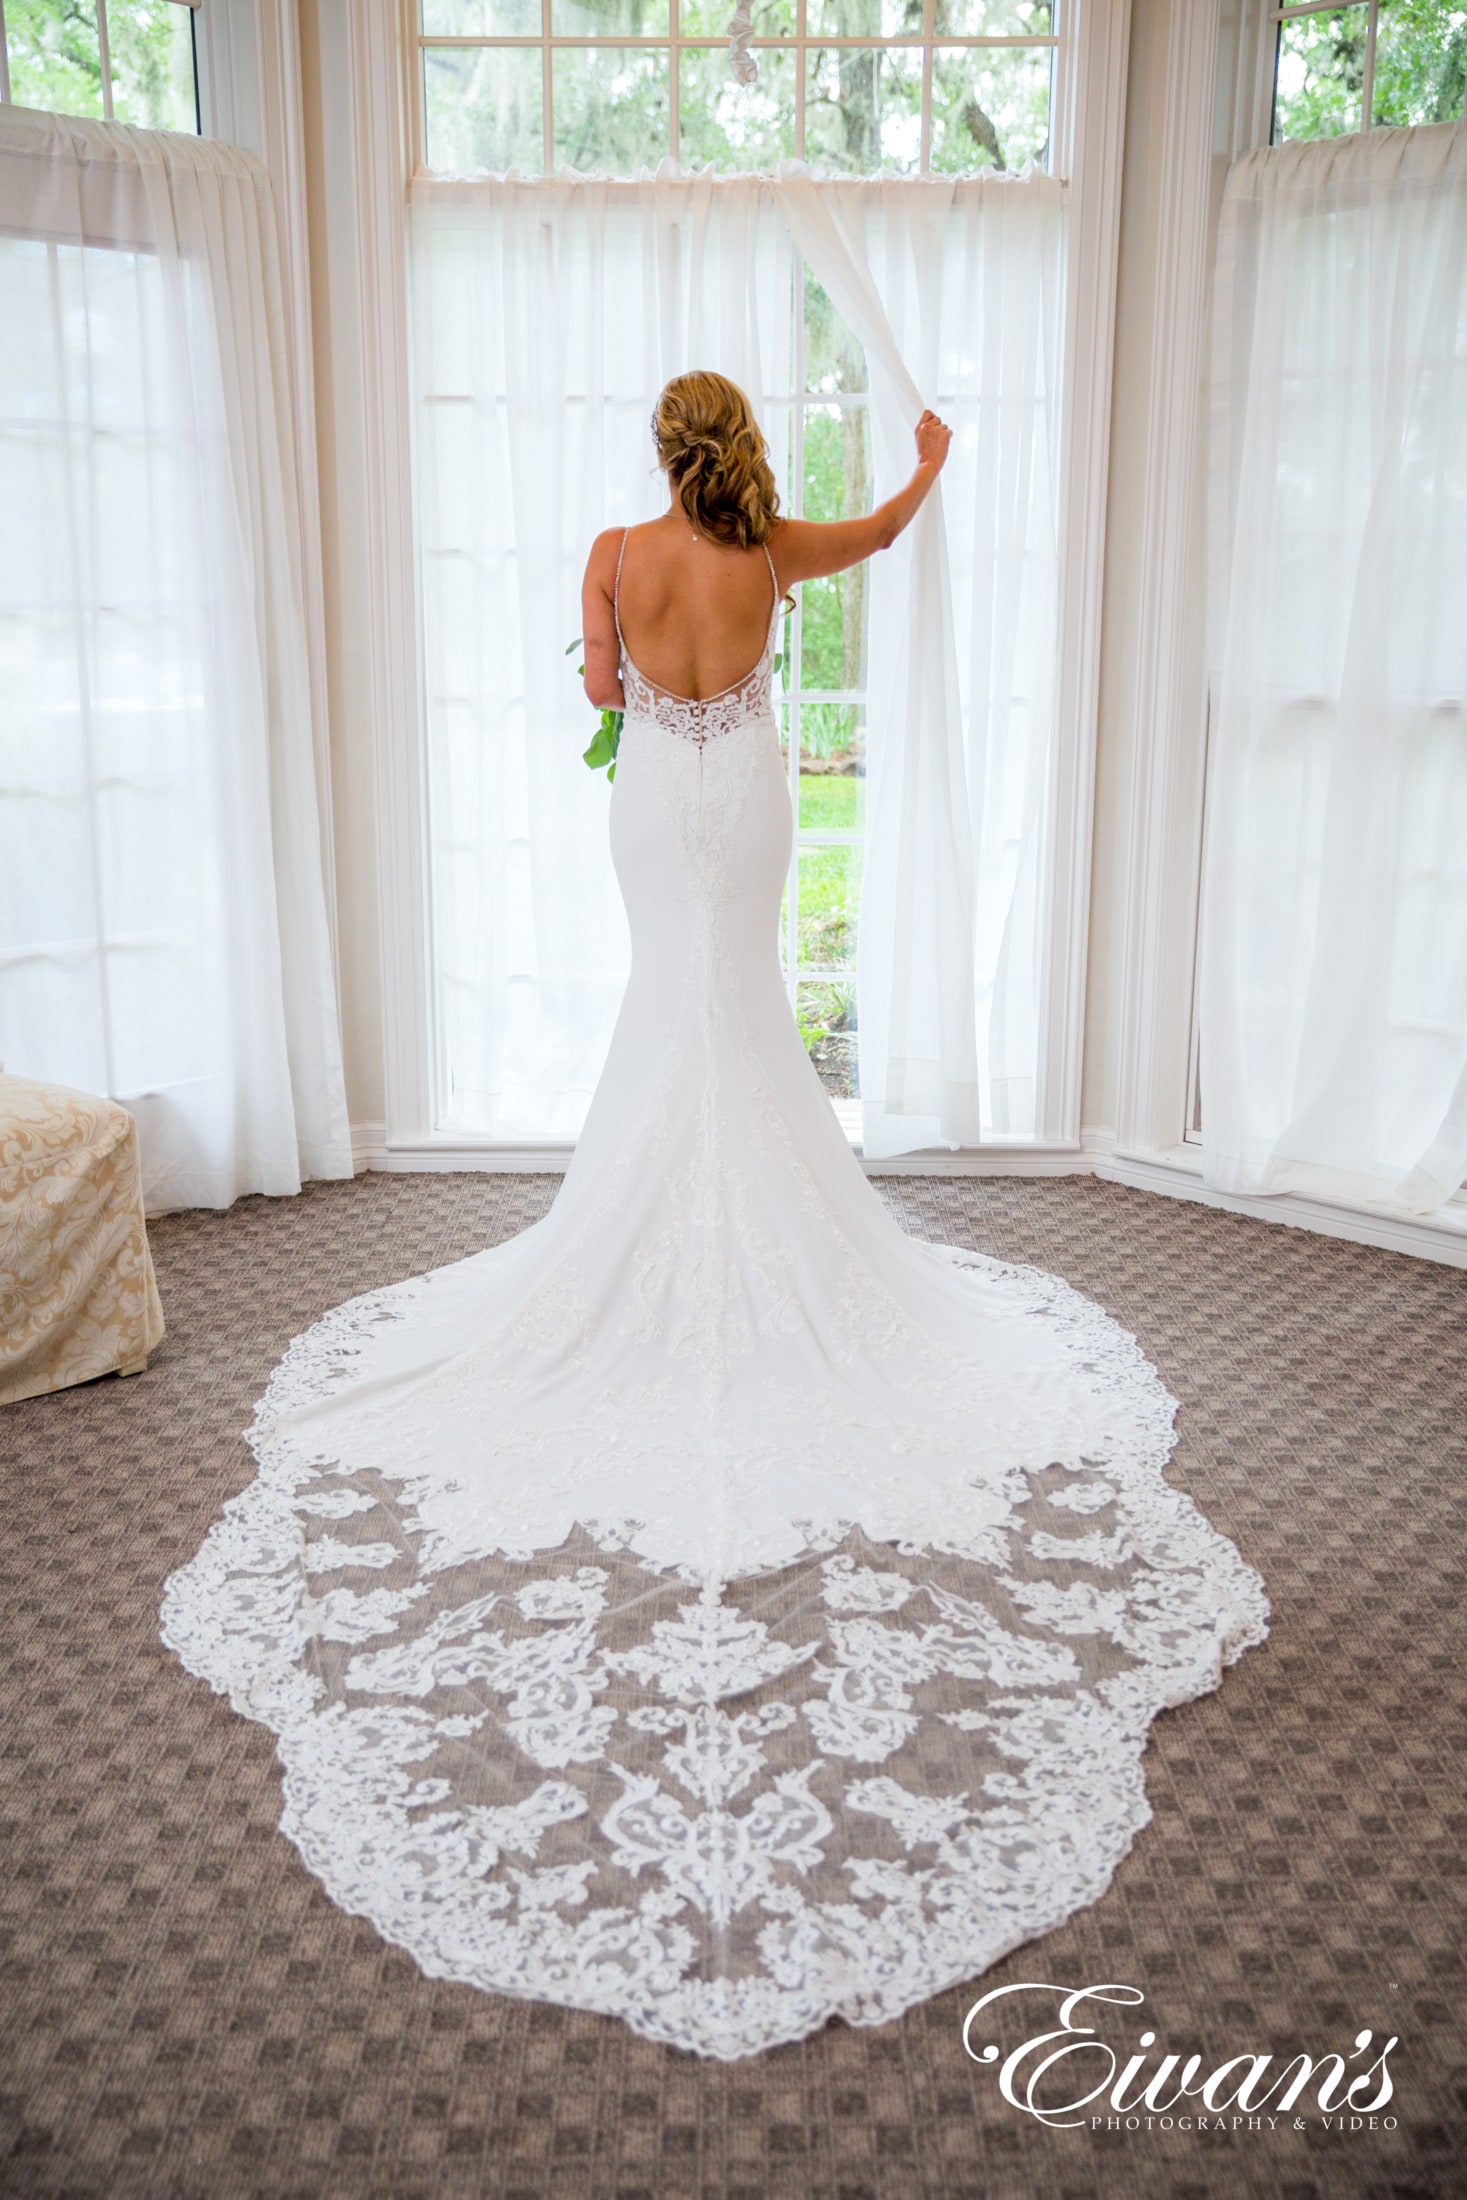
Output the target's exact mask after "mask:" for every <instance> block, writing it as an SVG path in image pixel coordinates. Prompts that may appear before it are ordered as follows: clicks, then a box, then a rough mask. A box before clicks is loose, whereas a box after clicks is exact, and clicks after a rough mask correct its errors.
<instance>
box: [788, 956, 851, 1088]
mask: <svg viewBox="0 0 1467 2200" xmlns="http://www.w3.org/2000/svg"><path fill="white" fill-rule="evenodd" d="M795 1015H796V1016H797V1018H798V1019H799V1025H800V1037H801V1038H802V1039H803V1040H804V1042H805V1046H806V1048H807V1050H808V1052H809V1056H810V1059H811V1061H812V1062H813V1063H814V1064H815V1067H816V1069H817V1071H818V1072H819V1075H820V1082H821V1084H822V1085H823V1086H824V1087H825V1089H826V1091H827V1092H828V1093H829V1094H830V1096H831V1098H832V1099H833V1100H854V1099H855V1098H856V1096H857V1094H858V1093H859V1092H860V1089H861V1086H860V1079H859V1075H858V1064H857V1039H856V973H855V971H854V969H853V970H852V971H851V974H850V976H849V978H845V979H841V980H838V981H836V982H835V983H827V984H825V985H821V984H820V983H818V982H813V981H809V980H807V981H806V982H804V983H803V984H801V985H799V986H797V987H796V989H795Z"/></svg>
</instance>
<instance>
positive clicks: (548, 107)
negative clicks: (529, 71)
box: [540, 0, 555, 176]
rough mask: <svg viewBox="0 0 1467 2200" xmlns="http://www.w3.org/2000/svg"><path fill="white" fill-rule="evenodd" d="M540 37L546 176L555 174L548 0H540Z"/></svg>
mask: <svg viewBox="0 0 1467 2200" xmlns="http://www.w3.org/2000/svg"><path fill="white" fill-rule="evenodd" d="M540 36H541V38H542V40H543V42H544V44H543V49H542V51H541V55H540V101H541V116H540V127H541V131H542V133H543V137H544V144H543V146H542V149H541V153H540V161H541V165H542V167H543V168H544V171H545V174H546V175H547V176H553V175H554V173H555V117H554V114H553V113H552V103H551V77H550V0H540Z"/></svg>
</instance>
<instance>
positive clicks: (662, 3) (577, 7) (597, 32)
mask: <svg viewBox="0 0 1467 2200" xmlns="http://www.w3.org/2000/svg"><path fill="white" fill-rule="evenodd" d="M550 28H551V30H552V31H554V33H555V35H556V37H557V38H666V36H667V34H668V16H667V0H551V8H550Z"/></svg>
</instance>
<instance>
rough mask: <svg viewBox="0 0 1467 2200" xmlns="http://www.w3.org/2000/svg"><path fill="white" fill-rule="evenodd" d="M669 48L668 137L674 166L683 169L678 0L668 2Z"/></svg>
mask: <svg viewBox="0 0 1467 2200" xmlns="http://www.w3.org/2000/svg"><path fill="white" fill-rule="evenodd" d="M667 29H668V47H667V135H668V143H669V145H670V146H671V149H672V158H673V164H674V166H675V167H677V168H679V169H681V167H682V164H683V147H682V102H681V96H680V95H681V91H682V68H681V62H682V49H681V47H680V46H679V45H678V33H679V31H680V29H681V25H680V23H679V21H678V0H668V18H667Z"/></svg>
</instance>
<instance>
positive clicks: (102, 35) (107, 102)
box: [97, 0, 113, 122]
mask: <svg viewBox="0 0 1467 2200" xmlns="http://www.w3.org/2000/svg"><path fill="white" fill-rule="evenodd" d="M97 59H98V61H99V62H100V63H101V68H102V119H103V120H104V121H105V122H111V121H112V119H113V115H112V49H111V48H110V47H109V45H108V44H107V0H97Z"/></svg>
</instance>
